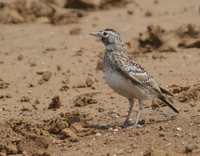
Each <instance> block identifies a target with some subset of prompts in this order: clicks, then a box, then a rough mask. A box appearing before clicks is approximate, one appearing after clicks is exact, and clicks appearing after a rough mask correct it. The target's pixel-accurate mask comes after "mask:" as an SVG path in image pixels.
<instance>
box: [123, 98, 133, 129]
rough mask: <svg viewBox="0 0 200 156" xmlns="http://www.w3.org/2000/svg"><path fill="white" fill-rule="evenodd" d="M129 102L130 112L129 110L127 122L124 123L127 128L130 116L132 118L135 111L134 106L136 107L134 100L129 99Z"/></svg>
mask: <svg viewBox="0 0 200 156" xmlns="http://www.w3.org/2000/svg"><path fill="white" fill-rule="evenodd" d="M128 100H129V110H128V115H127V117H126V120H125V122H124V127H127V126H128V123H129V119H130V116H131V112H132V109H133V105H134V99H133V98H132V99H128Z"/></svg>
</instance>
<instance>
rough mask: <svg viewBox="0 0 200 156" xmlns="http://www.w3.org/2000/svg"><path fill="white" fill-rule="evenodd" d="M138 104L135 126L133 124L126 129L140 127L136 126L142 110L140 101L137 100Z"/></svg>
mask: <svg viewBox="0 0 200 156" xmlns="http://www.w3.org/2000/svg"><path fill="white" fill-rule="evenodd" d="M138 104H139V110H138V113H137V116H136V121H135V124H134V125H131V126H128V127H127V128H128V129H132V128H137V127H140V125H138V122H139V119H140V115H141V113H142V110H143V104H142V100H140V99H138Z"/></svg>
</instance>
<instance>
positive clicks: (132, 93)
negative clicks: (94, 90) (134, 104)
mask: <svg viewBox="0 0 200 156" xmlns="http://www.w3.org/2000/svg"><path fill="white" fill-rule="evenodd" d="M104 76H105V79H106V81H107V83H108V84H109V86H110V87H111V88H112V89H113V90H114V91H116V92H117V93H119V94H120V95H122V96H125V97H127V98H139V99H149V98H151V97H149V95H148V94H147V93H146V92H145V91H144V90H143V89H141V88H140V87H138V86H137V85H135V84H133V83H132V82H131V81H130V80H128V79H127V78H125V77H123V76H121V74H120V73H117V72H111V70H109V69H104Z"/></svg>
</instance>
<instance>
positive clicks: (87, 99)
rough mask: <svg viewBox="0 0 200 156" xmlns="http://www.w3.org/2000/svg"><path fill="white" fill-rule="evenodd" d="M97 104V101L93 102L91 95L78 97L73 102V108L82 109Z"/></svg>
mask: <svg viewBox="0 0 200 156" xmlns="http://www.w3.org/2000/svg"><path fill="white" fill-rule="evenodd" d="M95 103H97V100H95V99H94V98H93V97H92V95H83V96H78V97H77V98H76V99H75V100H74V106H75V107H84V106H87V105H90V104H95Z"/></svg>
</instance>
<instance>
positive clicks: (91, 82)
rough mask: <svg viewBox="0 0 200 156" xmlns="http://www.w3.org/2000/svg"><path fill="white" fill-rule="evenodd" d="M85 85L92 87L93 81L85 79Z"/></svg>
mask: <svg viewBox="0 0 200 156" xmlns="http://www.w3.org/2000/svg"><path fill="white" fill-rule="evenodd" d="M85 83H86V86H87V87H92V85H93V83H94V81H93V80H92V79H91V78H87V79H86V82H85Z"/></svg>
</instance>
